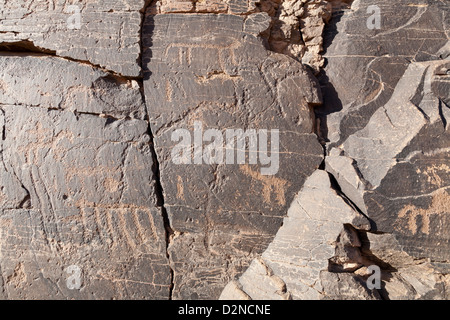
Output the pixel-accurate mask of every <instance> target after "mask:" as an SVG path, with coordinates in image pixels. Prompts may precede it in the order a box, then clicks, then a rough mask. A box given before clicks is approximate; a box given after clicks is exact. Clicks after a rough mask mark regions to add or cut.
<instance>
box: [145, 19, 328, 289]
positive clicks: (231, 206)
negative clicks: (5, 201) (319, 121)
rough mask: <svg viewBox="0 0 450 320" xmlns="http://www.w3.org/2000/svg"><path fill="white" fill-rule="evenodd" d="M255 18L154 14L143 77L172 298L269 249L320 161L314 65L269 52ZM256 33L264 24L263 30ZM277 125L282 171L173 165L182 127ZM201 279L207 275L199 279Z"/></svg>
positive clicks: (223, 278) (218, 282) (207, 285)
mask: <svg viewBox="0 0 450 320" xmlns="http://www.w3.org/2000/svg"><path fill="white" fill-rule="evenodd" d="M259 26H260V23H259V22H258V21H257V20H253V19H245V17H239V16H233V15H209V14H202V15H182V14H177V15H155V16H153V15H149V16H147V20H146V23H145V25H144V34H145V37H144V39H143V40H144V45H145V51H144V62H145V65H146V68H147V71H146V76H145V78H146V80H145V81H144V85H145V93H146V102H147V108H148V112H149V115H150V123H151V126H152V130H153V133H154V138H155V149H156V153H157V155H158V159H159V164H160V172H161V184H162V189H163V193H164V200H165V207H166V209H167V212H168V215H169V219H170V222H171V226H172V228H173V229H174V231H175V237H174V238H173V239H172V241H171V244H170V247H169V252H170V256H171V260H172V267H173V268H174V274H175V278H174V283H175V287H174V298H214V297H216V298H217V297H218V296H219V294H220V291H221V290H222V288H223V286H224V285H225V284H226V283H227V282H228V280H229V279H230V277H233V276H234V275H236V274H239V273H240V272H242V271H243V267H246V266H247V264H248V263H249V262H250V261H251V259H252V257H253V255H254V254H256V253H259V252H261V251H262V250H264V248H265V246H266V245H267V244H268V242H269V241H270V240H271V238H272V237H273V236H274V235H275V233H276V232H277V230H278V228H279V226H280V224H281V222H282V218H283V215H284V214H285V212H286V210H287V208H288V206H289V205H290V203H291V201H292V200H293V197H294V194H295V193H296V192H297V191H298V190H299V189H300V187H301V186H302V184H303V182H304V181H305V178H306V177H307V176H309V175H310V174H311V173H312V172H313V171H314V170H316V169H317V167H318V166H319V164H320V163H321V161H322V149H321V147H320V144H319V143H318V142H317V138H316V137H315V135H314V134H312V133H311V132H312V126H313V121H312V118H311V106H312V105H315V104H318V103H320V102H321V96H320V92H319V91H318V90H317V87H316V82H315V80H314V78H313V77H312V76H311V75H310V73H309V71H308V70H307V69H306V68H304V67H303V66H302V65H301V64H300V63H299V62H297V61H295V60H294V59H291V58H289V57H286V56H283V55H279V54H275V53H272V52H270V51H267V50H266V49H265V48H264V46H263V44H262V42H261V40H260V39H259V38H257V35H258V28H259ZM255 31H256V32H255ZM194 121H201V123H202V126H203V129H204V130H207V129H212V128H214V129H218V130H220V132H225V129H243V130H246V129H267V130H269V132H270V130H272V129H279V130H280V143H279V146H280V150H279V153H280V155H282V156H280V158H279V160H280V162H279V170H278V172H275V173H276V174H275V175H263V174H261V168H262V167H264V166H263V165H262V164H261V163H260V164H259V165H253V164H252V165H249V164H248V162H246V163H247V164H219V165H217V164H215V165H208V164H182V165H180V164H174V163H173V161H172V158H171V150H172V149H173V147H174V146H175V145H176V143H175V142H173V141H172V140H171V135H172V133H173V132H174V130H176V129H188V130H190V132H192V131H193V126H194ZM195 279H205V281H196V280H195Z"/></svg>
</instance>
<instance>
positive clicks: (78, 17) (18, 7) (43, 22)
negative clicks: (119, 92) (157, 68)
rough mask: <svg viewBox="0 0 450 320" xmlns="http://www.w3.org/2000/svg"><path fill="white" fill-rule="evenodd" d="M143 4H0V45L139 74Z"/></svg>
mask: <svg viewBox="0 0 450 320" xmlns="http://www.w3.org/2000/svg"><path fill="white" fill-rule="evenodd" d="M145 3H146V1H145V0H124V1H116V0H80V1H73V2H72V1H38V0H30V1H22V0H12V1H11V0H1V1H0V46H1V45H5V46H7V47H8V46H18V45H19V46H24V48H22V50H29V49H30V44H33V45H34V46H36V47H38V48H40V49H42V50H45V51H48V52H54V53H55V54H57V55H58V56H63V57H70V58H72V59H76V60H82V61H88V62H90V63H92V64H95V65H99V66H101V67H104V68H106V69H109V70H112V71H114V72H116V73H120V74H123V75H128V76H135V77H136V76H139V74H140V72H141V68H140V63H139V55H140V51H141V50H140V45H139V43H140V24H141V13H140V12H139V10H141V9H143V8H144V6H145Z"/></svg>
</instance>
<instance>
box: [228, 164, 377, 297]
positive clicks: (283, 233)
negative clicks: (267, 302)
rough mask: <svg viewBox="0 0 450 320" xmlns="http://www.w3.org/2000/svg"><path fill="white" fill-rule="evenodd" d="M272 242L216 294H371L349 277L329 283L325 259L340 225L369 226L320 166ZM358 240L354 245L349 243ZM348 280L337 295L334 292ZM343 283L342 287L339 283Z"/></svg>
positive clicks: (279, 295)
mask: <svg viewBox="0 0 450 320" xmlns="http://www.w3.org/2000/svg"><path fill="white" fill-rule="evenodd" d="M287 214H288V216H287V217H286V218H285V219H284V222H283V226H282V227H281V228H280V230H279V231H278V233H277V235H276V236H275V238H274V240H273V242H272V243H271V244H270V245H269V247H268V248H267V250H265V251H264V253H263V254H262V258H259V259H255V260H254V261H253V262H252V264H251V266H250V267H249V268H248V269H247V270H246V272H245V273H244V274H243V275H242V276H241V277H240V278H239V280H238V281H235V284H234V285H232V284H229V285H228V286H227V288H226V290H224V292H223V293H222V295H221V299H229V298H232V299H242V297H243V295H242V292H244V293H245V294H246V295H248V296H249V297H251V298H252V299H256V300H259V299H291V298H292V299H301V300H306V299H339V298H341V299H345V298H349V299H351V298H353V299H355V298H358V296H359V295H360V294H361V292H364V293H365V297H368V298H374V297H376V295H374V293H373V292H372V291H371V290H368V289H367V288H365V287H364V285H362V286H361V285H359V286H358V285H357V284H358V283H360V282H362V280H361V279H359V282H358V281H357V279H356V278H355V277H354V276H351V275H343V276H342V277H341V278H342V279H345V281H346V282H345V285H343V286H341V288H339V286H335V285H332V284H331V282H332V281H333V280H332V279H333V277H336V278H337V279H338V278H339V276H338V275H334V276H333V275H331V274H328V267H329V259H331V258H332V257H333V256H334V255H335V242H336V240H337V237H338V235H339V233H340V232H341V230H342V229H343V228H344V224H349V225H353V226H355V227H357V228H359V229H361V230H366V231H367V230H369V229H370V222H369V221H368V220H367V219H366V218H365V217H364V216H362V215H361V214H359V213H358V212H356V211H355V210H354V209H353V208H352V207H351V206H350V205H349V204H348V203H346V202H345V201H344V199H343V198H342V197H341V196H339V195H338V194H337V193H336V191H335V190H333V189H332V187H331V182H330V177H329V176H328V174H327V173H326V172H325V171H322V170H318V171H316V172H314V173H313V174H312V175H311V176H310V177H309V178H308V179H307V180H306V182H305V185H304V187H303V188H302V190H301V191H300V192H299V194H298V195H297V196H296V198H295V200H294V201H293V203H292V205H291V207H290V208H289V210H288V213H287ZM354 245H359V244H354ZM349 284H350V288H349V289H348V291H346V292H345V294H342V297H340V296H339V292H340V290H341V289H342V290H343V291H345V287H346V286H347V285H349ZM342 287H344V289H343V288H342Z"/></svg>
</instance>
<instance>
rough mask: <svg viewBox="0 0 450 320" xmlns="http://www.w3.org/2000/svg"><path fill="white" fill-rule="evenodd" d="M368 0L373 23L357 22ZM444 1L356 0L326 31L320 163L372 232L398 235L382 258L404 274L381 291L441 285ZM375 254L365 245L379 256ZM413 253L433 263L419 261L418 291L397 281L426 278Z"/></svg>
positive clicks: (448, 170) (445, 197) (446, 111)
mask: <svg viewBox="0 0 450 320" xmlns="http://www.w3.org/2000/svg"><path fill="white" fill-rule="evenodd" d="M369 5H377V6H378V7H379V8H380V13H381V16H380V17H381V28H380V29H379V30H378V29H373V30H370V29H368V28H367V26H366V25H365V24H366V23H367V19H368V18H369V16H370V13H367V7H368V6H369ZM449 9H450V6H449V4H448V3H447V2H435V1H425V3H424V1H397V2H396V3H395V5H394V4H393V3H392V2H391V1H384V0H379V1H358V2H355V3H354V4H353V6H352V11H345V12H344V13H343V15H342V17H341V19H340V20H337V21H338V22H337V23H336V24H335V26H334V27H332V28H330V29H329V32H328V34H327V35H326V36H325V38H326V39H328V41H331V44H330V45H329V47H328V48H327V52H326V54H325V57H326V58H327V59H328V65H327V67H326V68H325V70H324V74H323V76H322V79H321V81H322V85H323V89H324V90H323V92H324V97H325V98H324V105H323V106H322V107H320V108H317V109H316V110H317V111H318V112H317V113H318V115H319V117H321V119H322V124H323V127H322V129H326V130H323V131H322V133H324V134H326V131H328V139H329V143H328V150H329V153H328V156H327V158H326V169H327V170H328V171H329V172H331V173H332V174H333V175H334V177H335V178H336V179H337V181H338V183H339V185H340V186H341V187H342V190H343V192H344V193H345V194H346V195H347V196H348V197H349V198H350V199H351V200H352V201H353V202H354V203H355V204H357V206H358V207H359V209H361V210H362V211H363V212H364V213H366V214H367V216H368V217H369V218H370V219H372V221H373V226H374V230H373V231H378V232H382V233H388V234H389V235H390V236H392V239H393V240H392V241H395V242H396V243H397V245H396V246H395V248H397V249H396V251H395V250H394V251H395V253H392V255H397V256H398V257H402V258H399V260H398V261H394V262H392V263H391V264H390V267H388V266H386V265H385V267H386V268H387V269H388V270H390V271H389V274H390V275H391V276H390V277H391V278H393V279H397V278H398V279H401V278H402V274H409V275H410V276H408V280H405V281H403V282H402V281H400V282H398V281H397V284H398V285H399V287H397V285H392V283H391V284H389V281H390V280H386V287H385V290H384V291H383V292H384V294H385V297H386V298H387V297H388V296H389V295H390V296H391V298H406V297H407V298H431V297H436V298H438V297H441V298H442V297H445V294H444V292H445V289H443V288H445V286H448V285H449V283H448V280H445V279H444V280H442V279H441V280H439V279H437V278H439V277H442V274H443V273H444V274H445V273H446V272H443V270H444V269H446V268H448V265H449V263H450V256H449V252H450V233H449V228H448V224H449V213H450V211H449V208H450V195H449V186H450V167H449V161H448V159H449V157H450V153H449V151H450V144H449V141H450V140H449V127H448V119H449V116H450V104H449V103H448V101H449V98H448V93H449V92H450V84H449V83H450V82H449V80H450V78H449V71H448V70H449V62H448V60H445V59H448V52H449V50H448V43H449V36H448V32H449V18H450V15H449V12H450V11H449ZM336 33H337V34H336ZM355 80H358V81H355ZM349 83H352V85H351V86H349V85H348V84H349ZM337 97H338V98H339V99H336V98H337ZM337 102H339V103H337ZM325 125H327V126H328V127H327V128H325ZM369 239H370V237H369ZM375 239H376V238H375ZM377 241H380V242H381V243H383V241H384V239H382V238H380V239H378V240H377ZM369 246H370V248H372V245H371V244H370V245H369ZM370 250H372V249H370ZM370 250H369V251H370ZM380 254H381V251H377V252H373V255H374V256H376V257H377V258H379V259H381V260H382V261H386V259H385V258H383V257H382V256H383V255H381V256H379V255H380ZM372 258H373V256H372ZM413 259H419V260H420V259H430V260H431V262H439V265H440V267H439V268H437V267H436V265H434V264H429V263H428V264H426V266H425V264H424V263H422V266H423V268H425V269H426V270H428V271H429V273H431V274H432V276H431V277H432V278H433V279H434V280H433V281H432V282H430V283H428V284H427V285H426V288H427V289H424V288H425V287H423V288H422V289H423V290H422V289H420V290H419V289H418V290H417V292H415V291H414V289H408V290H406V289H405V290H406V291H405V290H403V289H400V288H401V287H402V286H406V287H408V284H403V285H400V283H409V287H408V288H411V287H413V288H415V287H416V286H418V284H417V283H415V282H417V281H419V282H420V281H422V280H423V281H425V282H426V281H428V280H425V279H426V277H425V273H424V276H423V279H422V276H420V273H421V272H419V271H417V270H418V269H417V268H418V267H417V263H415V262H414V260H413ZM387 260H391V259H387ZM401 261H403V263H401ZM386 262H387V261H386ZM444 266H447V267H444ZM421 268H422V267H421ZM393 269H397V272H394V273H392V270H393ZM439 274H440V275H439ZM405 277H406V276H405ZM405 277H403V279H405ZM434 277H437V278H434ZM414 279H415V280H414ZM392 281H396V280H392ZM445 281H447V284H446V285H445ZM435 286H436V287H435ZM419 287H420V286H419ZM437 287H440V289H438V288H437Z"/></svg>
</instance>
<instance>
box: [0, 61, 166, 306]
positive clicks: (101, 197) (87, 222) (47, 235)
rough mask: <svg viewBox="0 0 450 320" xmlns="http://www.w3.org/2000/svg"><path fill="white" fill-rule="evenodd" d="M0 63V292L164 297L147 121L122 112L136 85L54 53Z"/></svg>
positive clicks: (132, 106)
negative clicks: (75, 279) (74, 284)
mask: <svg viewBox="0 0 450 320" xmlns="http://www.w3.org/2000/svg"><path fill="white" fill-rule="evenodd" d="M0 66H2V68H1V76H0V79H1V81H2V82H1V83H2V89H1V93H0V96H1V98H0V99H1V103H0V110H1V112H0V125H1V132H2V140H1V144H0V146H1V147H0V152H1V153H0V154H1V160H2V166H1V167H0V170H1V171H0V173H1V176H2V188H1V193H0V195H1V196H0V199H1V201H0V203H1V208H0V234H1V239H2V241H1V244H0V255H1V259H0V269H1V272H2V276H3V283H2V287H1V292H2V294H3V297H4V298H9V299H37V298H45V299H67V298H76V299H93V298H95V299H111V298H122V299H131V298H133V299H148V298H154V299H158V298H159V299H167V298H168V297H169V286H170V281H171V279H170V269H169V265H168V260H167V257H166V248H165V247H166V240H165V229H164V225H163V218H162V214H161V208H160V207H158V206H157V202H158V199H157V198H156V192H155V178H154V175H153V172H152V170H151V168H152V166H153V159H152V152H151V149H150V145H149V141H150V137H149V135H148V134H147V130H148V123H147V121H144V120H141V119H137V118H129V116H130V115H138V116H139V117H142V115H143V112H145V111H144V110H145V109H144V105H143V101H142V97H141V96H140V91H139V87H133V84H132V82H129V83H126V82H124V83H122V82H120V81H119V80H117V79H116V78H115V77H114V76H111V75H108V74H106V73H105V72H103V71H101V70H98V69H96V68H92V67H91V66H88V65H83V64H79V63H76V62H72V61H67V60H64V59H61V58H56V57H49V56H42V55H31V56H30V55H28V56H27V55H8V54H6V55H5V54H2V55H1V56H0ZM61 70H66V71H67V72H68V73H61V72H60V71H61ZM30 71H31V72H30ZM19 79H23V81H20V80H19ZM24 83H25V86H24ZM46 83H48V85H46ZM127 108H128V109H127ZM77 110H78V111H77ZM81 111H82V112H81ZM103 112H108V113H109V114H110V115H109V116H105V115H104V114H103ZM111 115H115V116H117V117H119V116H120V118H115V117H113V116H111ZM71 265H76V266H77V267H79V268H80V269H81V271H82V283H81V288H80V289H79V290H69V288H68V286H67V283H66V281H68V280H69V277H70V276H71V274H70V273H67V272H66V270H67V268H68V267H70V266H71Z"/></svg>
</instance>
